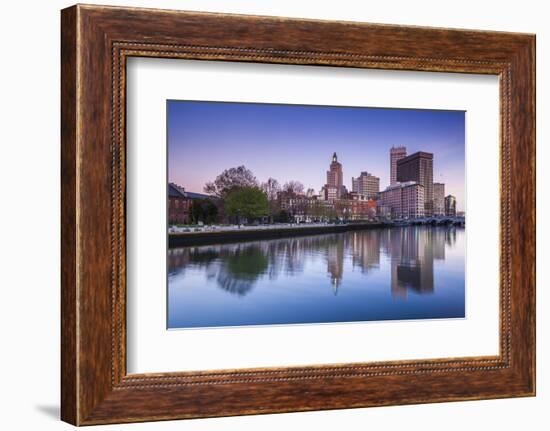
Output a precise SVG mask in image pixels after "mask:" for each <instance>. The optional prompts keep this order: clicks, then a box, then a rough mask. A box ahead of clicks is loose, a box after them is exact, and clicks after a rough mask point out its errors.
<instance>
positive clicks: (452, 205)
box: [445, 195, 456, 217]
mask: <svg viewBox="0 0 550 431" xmlns="http://www.w3.org/2000/svg"><path fill="white" fill-rule="evenodd" d="M445 215H446V216H448V217H455V216H456V197H454V196H453V195H448V196H445Z"/></svg>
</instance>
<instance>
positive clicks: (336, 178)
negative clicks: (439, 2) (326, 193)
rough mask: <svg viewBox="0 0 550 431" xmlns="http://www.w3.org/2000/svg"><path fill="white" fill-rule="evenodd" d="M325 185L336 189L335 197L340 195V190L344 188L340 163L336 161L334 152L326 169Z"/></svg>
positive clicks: (336, 157)
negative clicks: (328, 167)
mask: <svg viewBox="0 0 550 431" xmlns="http://www.w3.org/2000/svg"><path fill="white" fill-rule="evenodd" d="M327 186H328V188H330V189H336V197H337V198H340V197H341V196H342V191H343V188H344V173H343V171H342V164H341V163H340V162H338V156H337V155H336V153H334V154H333V155H332V163H331V164H330V170H328V171H327Z"/></svg>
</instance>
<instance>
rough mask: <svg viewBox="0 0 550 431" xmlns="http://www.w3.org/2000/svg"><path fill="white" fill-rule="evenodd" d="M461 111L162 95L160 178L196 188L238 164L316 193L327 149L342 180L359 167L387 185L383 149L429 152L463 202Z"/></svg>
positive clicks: (441, 178)
mask: <svg viewBox="0 0 550 431" xmlns="http://www.w3.org/2000/svg"><path fill="white" fill-rule="evenodd" d="M464 114H465V113H464V112H463V111H438V110H416V109H414V110H412V109H379V108H354V107H332V106H302V105H275V104H258V103H223V102H188V101H174V100H169V101H168V102H167V115H168V118H167V130H168V179H169V181H170V182H174V183H176V184H179V185H181V186H183V187H185V189H186V190H188V191H192V192H198V193H202V192H203V187H204V184H205V183H206V182H208V181H213V180H214V179H215V178H216V176H217V175H218V174H220V173H221V172H222V171H223V170H224V169H228V168H231V167H236V166H240V165H245V166H246V167H247V168H248V169H250V170H251V171H252V172H253V173H254V175H255V176H256V178H257V179H258V180H259V181H260V182H263V181H266V180H267V179H268V178H269V177H273V178H275V179H276V180H278V181H279V183H280V184H281V185H282V184H284V183H285V182H286V181H289V180H297V181H300V182H301V183H303V184H304V187H305V189H306V190H307V189H308V188H310V187H311V188H313V189H314V190H315V192H316V193H318V192H319V190H320V189H321V187H322V186H323V185H324V184H325V182H326V171H327V170H328V168H329V164H330V162H331V158H332V153H333V152H336V153H337V154H338V161H339V162H340V163H342V167H343V171H344V184H345V186H346V187H347V188H348V189H349V190H351V178H352V177H357V176H359V174H360V173H361V171H368V172H370V173H372V174H373V175H376V176H378V177H380V189H381V190H383V189H385V188H386V186H388V185H389V177H390V162H389V150H390V148H391V147H392V146H405V147H407V153H408V154H412V153H414V152H416V151H427V152H430V153H433V154H434V182H442V183H445V195H448V194H452V195H455V196H456V198H457V209H458V210H460V211H462V210H464V188H465V178H464V157H465V154H464V152H465V151H464V143H465V137H464V133H465V127H464V118H465V115H464Z"/></svg>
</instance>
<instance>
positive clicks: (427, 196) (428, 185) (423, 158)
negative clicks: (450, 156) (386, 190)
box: [397, 151, 434, 217]
mask: <svg viewBox="0 0 550 431" xmlns="http://www.w3.org/2000/svg"><path fill="white" fill-rule="evenodd" d="M433 160H434V155H433V154H432V153H426V152H424V151H418V152H416V153H414V154H411V155H410V156H407V157H405V158H403V159H400V160H399V161H398V162H397V181H398V182H405V181H415V182H417V183H418V184H420V185H421V186H424V215H425V216H427V217H431V216H433V210H434V181H433V176H434V168H433Z"/></svg>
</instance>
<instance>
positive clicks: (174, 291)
mask: <svg viewBox="0 0 550 431" xmlns="http://www.w3.org/2000/svg"><path fill="white" fill-rule="evenodd" d="M464 264H465V232H464V228H459V227H434V226H408V227H393V228H376V229H367V230H362V231H351V232H343V233H332V234H323V235H314V236H297V237H290V238H285V239H273V240H261V241H250V242H239V243H228V244H220V245H207V246H196V247H193V246H191V247H182V248H172V249H169V250H168V328H170V329H177V328H200V327H227V326H243V325H287V324H313V323H336V322H364V321H377V320H404V319H435V318H463V317H464V312H465V277H464V276H465V267H464Z"/></svg>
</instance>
